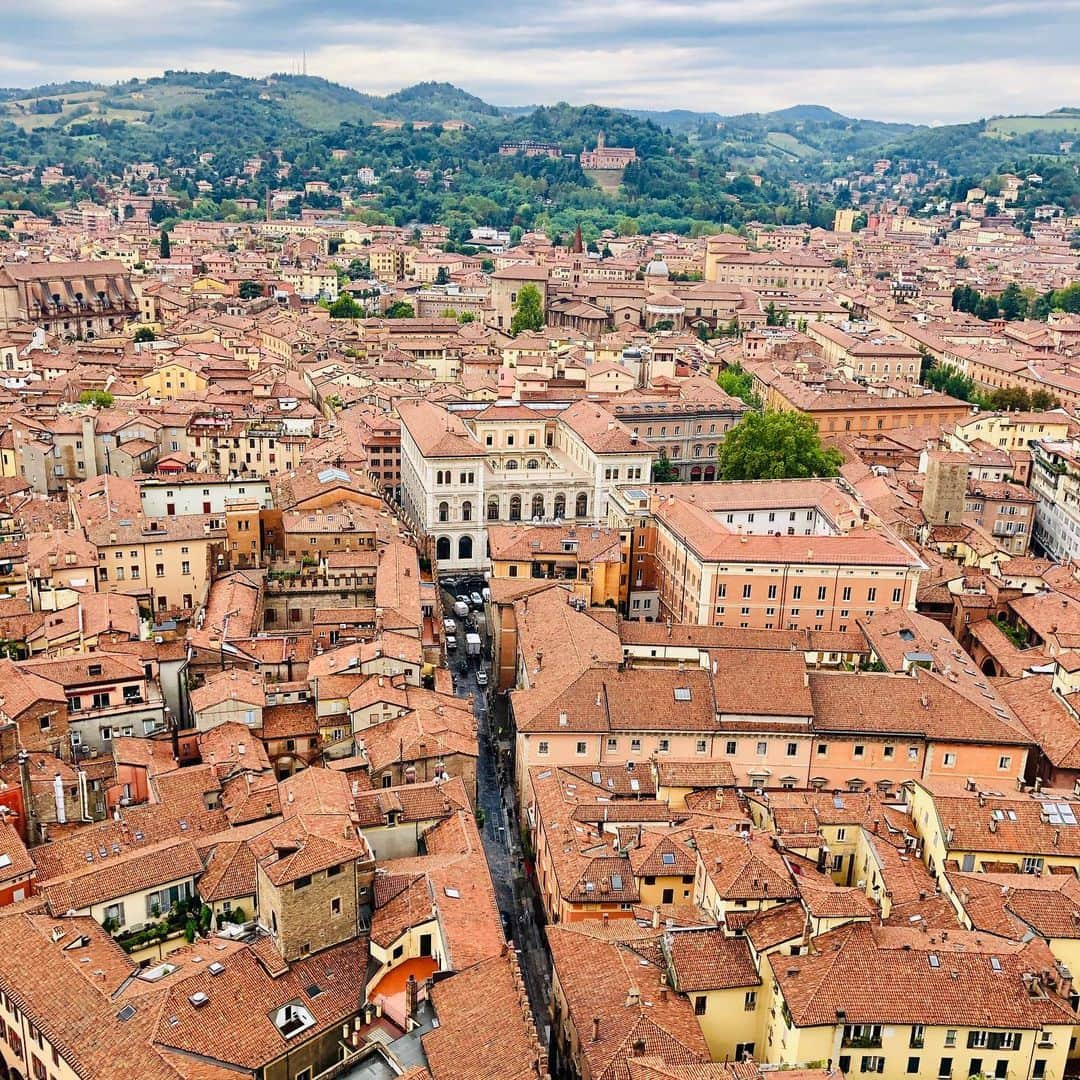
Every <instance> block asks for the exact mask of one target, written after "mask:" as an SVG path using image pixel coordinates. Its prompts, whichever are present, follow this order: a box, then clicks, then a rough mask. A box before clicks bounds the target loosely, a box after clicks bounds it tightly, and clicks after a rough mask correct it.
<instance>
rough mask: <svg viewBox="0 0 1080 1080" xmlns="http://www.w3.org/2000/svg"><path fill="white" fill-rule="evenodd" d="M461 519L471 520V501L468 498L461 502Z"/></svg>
mask: <svg viewBox="0 0 1080 1080" xmlns="http://www.w3.org/2000/svg"><path fill="white" fill-rule="evenodd" d="M461 520H462V521H472V503H471V502H469V500H468V499H466V500H465V501H464V502H463V503H462V504H461Z"/></svg>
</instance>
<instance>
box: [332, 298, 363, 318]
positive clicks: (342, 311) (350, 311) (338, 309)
mask: <svg viewBox="0 0 1080 1080" xmlns="http://www.w3.org/2000/svg"><path fill="white" fill-rule="evenodd" d="M329 311H330V318H331V319H359V318H361V317H362V316H363V314H364V309H363V308H362V307H361V306H360V305H359V304H358V303H357V302H356V301H355V300H354V299H353V298H352V296H351V295H350V294H349V293H347V292H343V293H342V294H341V295H340V296H339V297H338V298H337V299H336V300H335V301H334V302H333V303H332V304H331V305H330V308H329Z"/></svg>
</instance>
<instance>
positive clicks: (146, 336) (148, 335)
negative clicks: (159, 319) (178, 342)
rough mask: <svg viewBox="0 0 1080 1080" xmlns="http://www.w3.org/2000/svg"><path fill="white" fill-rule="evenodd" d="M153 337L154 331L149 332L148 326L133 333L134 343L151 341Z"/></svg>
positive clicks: (141, 327)
mask: <svg viewBox="0 0 1080 1080" xmlns="http://www.w3.org/2000/svg"><path fill="white" fill-rule="evenodd" d="M155 337H156V335H155V333H154V331H153V330H151V329H150V327H149V326H140V327H139V329H138V330H136V331H135V341H136V342H140V341H153V340H154V338H155Z"/></svg>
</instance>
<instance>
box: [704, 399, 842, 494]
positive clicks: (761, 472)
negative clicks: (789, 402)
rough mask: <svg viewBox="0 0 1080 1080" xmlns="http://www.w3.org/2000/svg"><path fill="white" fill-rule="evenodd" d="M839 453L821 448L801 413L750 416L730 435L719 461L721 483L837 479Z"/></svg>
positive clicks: (812, 423) (816, 435)
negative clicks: (826, 477)
mask: <svg viewBox="0 0 1080 1080" xmlns="http://www.w3.org/2000/svg"><path fill="white" fill-rule="evenodd" d="M842 463H843V458H842V457H841V455H840V451H839V450H836V449H834V448H833V447H824V446H822V445H821V438H820V436H819V435H818V431H817V428H816V427H815V425H814V422H813V421H812V420H811V419H810V418H809V417H808V416H805V415H803V414H802V413H798V412H751V413H747V414H746V415H745V416H744V417H743V418H742V420H740V421H739V423H738V424H736V425H735V427H734V428H733V429H732V430H731V431H730V432H729V433H728V435H727V437H726V438H725V439H724V442H723V443H722V444H721V447H720V457H719V461H718V471H719V477H720V479H722V480H784V479H792V478H798V477H807V476H835V475H836V474H837V473H838V472H839V471H840V466H841V464H842Z"/></svg>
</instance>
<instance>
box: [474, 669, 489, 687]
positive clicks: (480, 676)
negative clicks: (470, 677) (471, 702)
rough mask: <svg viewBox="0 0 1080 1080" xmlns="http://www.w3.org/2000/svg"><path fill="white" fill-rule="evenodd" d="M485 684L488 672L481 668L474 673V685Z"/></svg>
mask: <svg viewBox="0 0 1080 1080" xmlns="http://www.w3.org/2000/svg"><path fill="white" fill-rule="evenodd" d="M487 684H488V673H487V672H486V671H484V669H483V668H481V669H480V670H479V671H478V672H477V673H476V685H477V686H487Z"/></svg>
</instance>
